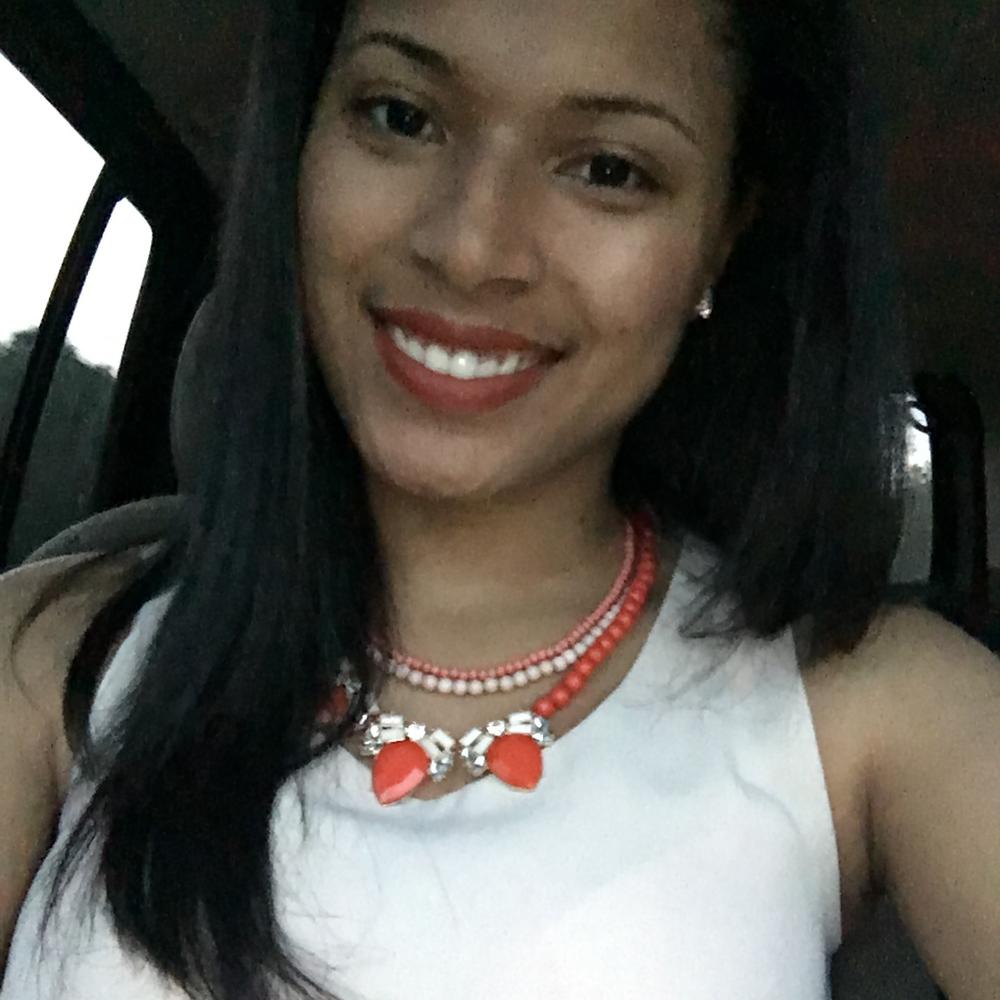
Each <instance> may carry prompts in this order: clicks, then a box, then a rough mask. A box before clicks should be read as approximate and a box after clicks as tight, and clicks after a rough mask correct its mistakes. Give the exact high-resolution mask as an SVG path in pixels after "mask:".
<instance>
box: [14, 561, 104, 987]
mask: <svg viewBox="0 0 1000 1000" xmlns="http://www.w3.org/2000/svg"><path fill="white" fill-rule="evenodd" d="M79 562H81V558H80V557H79V556H72V557H63V558H59V559H52V560H47V561H46V562H43V563H38V564H33V565H29V566H25V567H21V568H17V569H14V570H11V571H10V572H8V573H6V574H3V575H0V969H2V968H3V965H4V961H5V957H6V952H7V948H8V946H9V942H10V936H11V934H12V933H13V928H14V923H15V921H16V918H17V913H18V911H19V909H20V907H21V903H22V902H23V899H24V896H25V894H26V892H27V890H28V887H29V885H30V883H31V880H32V878H33V877H34V874H35V871H36V869H37V867H38V864H39V863H40V862H41V860H42V857H43V856H44V854H45V852H46V850H47V849H48V847H49V843H50V838H51V834H52V831H53V826H54V822H55V819H56V816H57V814H58V811H59V808H60V806H61V801H62V797H63V794H64V789H65V786H66V783H67V777H68V770H69V764H70V753H69V748H68V746H67V741H66V736H65V730H64V727H63V721H62V694H63V687H64V683H65V677H66V671H67V668H68V666H69V663H70V661H71V660H72V656H73V652H74V651H75V648H76V645H77V643H78V642H79V639H80V636H81V635H82V634H83V631H84V630H85V629H86V626H87V623H88V622H89V621H90V620H91V618H92V617H93V615H94V613H96V610H97V608H98V607H99V606H100V604H101V603H103V601H105V600H106V599H107V598H108V597H109V596H110V595H111V593H113V589H114V585H115V582H116V581H117V580H118V579H119V578H120V568H121V567H120V564H119V565H118V566H116V567H111V566H100V567H98V568H97V571H96V572H93V573H88V574H87V579H86V585H84V586H81V587H79V588H74V589H73V590H72V591H70V592H68V593H66V594H64V595H61V596H58V597H56V598H54V599H53V600H52V601H51V603H49V604H47V605H46V606H45V608H44V610H43V611H42V612H41V613H40V614H39V615H38V617H37V618H36V619H35V620H34V621H33V623H32V624H31V625H30V626H29V627H28V628H26V629H25V630H24V631H23V633H22V634H20V635H18V626H19V624H20V623H21V622H22V621H23V620H24V619H25V616H27V615H28V614H29V612H30V611H31V609H32V606H33V605H34V603H35V601H36V599H37V598H38V597H39V595H41V594H42V593H43V592H44V591H45V589H46V588H47V587H48V585H49V584H51V583H53V582H54V581H55V580H56V579H57V578H58V577H59V576H61V575H63V574H65V573H66V571H67V570H69V569H70V568H71V567H73V566H74V565H76V564H77V563H79Z"/></svg>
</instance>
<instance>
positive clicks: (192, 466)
mask: <svg viewBox="0 0 1000 1000" xmlns="http://www.w3.org/2000/svg"><path fill="white" fill-rule="evenodd" d="M212 302H213V297H212V293H211V292H209V293H208V295H206V296H205V298H204V299H203V300H202V303H201V305H200V306H198V309H197V311H196V312H195V314H194V317H193V319H192V320H191V325H190V326H189V327H188V332H187V335H186V336H185V338H184V344H183V346H182V347H181V353H180V357H179V358H178V359H177V371H176V373H175V375H174V388H173V396H172V398H171V401H170V444H171V449H172V451H173V458H174V468H175V469H176V470H177V491H178V493H190V492H192V490H193V487H194V482H195V479H196V477H197V473H198V468H199V466H200V464H201V461H202V458H201V455H202V452H203V451H204V445H203V443H202V441H203V435H202V428H203V426H204V412H205V408H206V403H207V400H208V399H209V397H210V396H211V394H212V391H213V386H212V384H211V381H210V378H209V373H208V372H207V369H206V366H205V364H204V360H205V353H206V352H205V343H206V341H207V339H208V334H209V331H210V329H211V326H212V317H211V309H212Z"/></svg>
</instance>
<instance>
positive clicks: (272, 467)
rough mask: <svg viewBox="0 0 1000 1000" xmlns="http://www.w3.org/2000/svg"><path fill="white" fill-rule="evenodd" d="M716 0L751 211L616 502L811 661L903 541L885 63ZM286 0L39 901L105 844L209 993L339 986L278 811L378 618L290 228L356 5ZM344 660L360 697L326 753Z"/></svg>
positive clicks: (83, 660) (95, 659)
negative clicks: (322, 962) (695, 538)
mask: <svg viewBox="0 0 1000 1000" xmlns="http://www.w3.org/2000/svg"><path fill="white" fill-rule="evenodd" d="M724 6H725V7H726V8H727V17H726V22H727V23H726V43H727V45H728V46H729V48H730V49H731V52H730V54H731V58H732V60H733V66H734V69H736V71H737V73H736V76H737V77H738V78H739V80H740V89H741V101H742V114H741V118H740V122H739V134H738V143H737V153H736V156H735V160H734V163H733V171H732V173H733V196H734V200H735V201H736V202H740V201H745V200H746V199H750V198H751V197H752V198H753V200H754V203H755V205H756V212H755V215H754V220H753V222H752V223H751V225H750V226H749V228H748V229H747V231H746V232H745V234H744V235H743V236H742V238H741V240H740V241H739V243H738V245H737V246H736V248H735V250H734V253H733V255H732V258H731V261H730V264H729V267H728V269H727V271H726V274H725V276H724V277H723V279H722V281H721V282H720V285H719V287H718V289H717V307H716V312H715V314H714V315H713V317H712V318H711V319H710V320H709V321H708V322H705V323H700V324H699V325H698V327H697V329H696V330H692V331H691V332H690V333H689V334H688V335H686V336H685V338H684V340H683V343H682V345H681V347H680V349H679V352H678V354H677V356H676V358H675V360H674V362H673V364H672V366H671V368H670V371H669V374H668V375H667V377H666V379H665V381H664V383H663V385H662V387H661V388H660V390H659V391H658V392H657V393H656V395H655V396H654V397H653V398H652V399H651V400H650V401H649V403H648V404H647V405H646V406H645V407H644V408H643V410H642V411H641V412H640V413H639V414H638V415H637V416H636V417H635V419H634V420H633V421H632V423H631V424H630V426H629V427H628V429H627V431H626V434H625V437H624V440H623V442H622V447H621V450H620V454H619V457H618V461H617V463H616V467H615V476H614V485H615V490H616V497H617V500H618V502H619V503H620V504H621V506H622V508H623V509H631V508H633V507H635V506H637V505H638V504H648V505H650V506H651V507H652V508H653V509H654V511H655V512H656V513H657V514H658V515H659V517H660V519H661V520H662V521H664V522H670V523H673V524H677V525H680V526H681V527H682V528H684V529H686V530H689V531H691V532H693V533H695V534H696V535H700V536H701V537H703V538H705V539H707V540H708V541H710V542H711V543H713V544H714V545H715V546H716V547H717V549H718V552H719V557H720V558H719V562H718V566H717V569H716V571H715V572H714V574H713V575H712V577H711V579H710V580H709V581H707V587H706V591H705V592H706V594H708V595H709V596H710V597H711V598H715V599H720V598H721V597H723V596H724V595H732V596H735V597H736V598H737V601H736V611H735V613H734V615H733V616H732V617H730V618H729V619H728V620H727V621H726V622H725V623H724V624H723V626H721V627H722V629H723V631H724V632H725V633H726V634H729V635H733V636H738V635H741V634H746V633H752V634H755V635H759V636H771V635H775V634H776V633H778V632H779V631H781V630H783V629H785V628H787V627H788V626H790V625H792V624H793V623H797V622H800V621H802V620H809V621H810V622H811V623H812V626H813V628H812V633H813V638H814V652H815V653H816V654H817V655H818V654H819V653H822V652H831V651H834V650H849V649H851V648H852V647H853V646H854V645H856V643H857V642H858V641H859V639H860V637H861V636H862V635H863V633H864V632H865V630H866V629H867V627H868V626H869V625H870V624H871V622H872V620H873V618H874V616H875V614H876V611H877V609H878V607H879V605H880V603H881V602H882V601H883V600H884V597H885V592H886V585H887V580H888V575H889V570H890V566H891V562H892V558H893V555H894V552H895V549H896V546H897V541H898V530H899V508H898V498H899V491H898V482H899V476H900V471H901V469H902V461H903V448H904V431H905V420H906V409H905V407H906V403H905V393H906V391H907V390H908V383H907V378H906V373H905V365H904V363H903V355H902V353H901V345H900V339H899V336H898V333H899V331H898V324H897V319H896V313H895V310H894V308H893V305H892V303H893V295H892V292H893V285H894V282H893V272H892V268H891V266H890V256H889V254H888V250H887V245H886V232H887V228H888V227H887V222H886V216H885V211H884V202H883V198H882V195H881V192H880V180H881V174H882V169H883V167H882V161H881V160H880V158H879V156H878V144H877V142H876V141H875V140H876V139H877V135H878V130H877V129H875V128H874V127H873V126H874V122H873V120H872V118H871V115H870V114H869V111H868V107H869V102H868V101H867V99H866V98H867V95H868V92H869V90H870V87H869V81H867V80H866V79H865V78H864V77H863V75H862V74H861V70H860V67H859V64H858V61H857V60H856V59H855V58H854V56H855V55H856V54H857V49H856V47H855V44H854V41H855V40H854V39H852V36H851V30H850V26H849V24H848V23H847V21H846V12H845V10H844V8H845V6H846V4H844V3H842V2H818V0H798V2H796V3H795V4H792V5H783V6H782V7H781V9H780V10H779V9H778V8H771V7H767V6H766V5H765V6H763V7H762V6H761V5H759V4H750V3H748V2H744V0H731V2H730V3H727V4H725V5H724ZM270 7H271V8H273V9H271V10H270V11H269V12H268V11H265V14H268V13H269V16H265V17H264V19H263V22H262V23H263V28H262V29H261V32H260V35H259V38H258V42H257V45H256V49H255V57H254V69H253V73H252V84H251V88H250V97H249V101H248V106H247V112H246V118H245V124H244V129H243V133H242V142H241V147H240V151H239V156H238V165H237V168H236V171H235V178H234V183H233V187H232V190H231V196H230V199H229V203H228V208H227V214H226V217H225V222H224V227H223V232H222V238H221V243H220V245H221V253H220V259H219V265H218V277H217V283H216V288H215V293H214V294H215V301H214V303H213V315H214V327H213V330H212V336H211V339H210V342H209V343H208V344H207V345H206V356H205V359H204V365H205V366H206V370H207V371H209V372H211V374H212V386H213V393H212V398H211V401H210V405H209V411H210V412H208V413H207V414H206V419H205V420H204V426H203V428H202V430H201V434H202V441H201V444H202V446H203V451H202V453H201V461H200V464H199V469H198V481H197V483H196V484H195V485H194V487H193V490H192V495H191V497H190V519H189V520H188V521H187V522H186V523H185V524H184V525H183V526H182V527H181V528H180V529H179V530H178V531H177V533H176V534H175V535H174V536H172V537H171V538H169V539H167V540H166V543H165V545H164V547H163V549H162V552H161V553H160V554H159V555H158V556H157V557H155V558H153V559H152V560H150V561H148V562H140V563H139V564H138V567H137V569H136V570H135V571H133V573H132V580H131V582H130V583H128V584H127V585H126V586H125V587H124V588H123V589H122V590H121V591H120V593H119V594H118V596H117V597H116V598H115V599H114V600H113V601H111V602H110V603H109V604H107V605H106V606H105V607H104V608H103V610H102V611H101V612H100V613H99V614H98V616H97V617H96V618H95V620H94V623H93V624H92V626H91V627H90V629H89V630H88V632H87V634H86V635H85V636H84V639H83V641H82V643H81V645H80V647H79V650H78V652H77V654H76V656H75V658H74V661H73V663H72V665H71V668H70V674H69V680H68V684H67V689H66V700H65V716H66V722H67V731H68V733H69V735H70V738H71V743H72V745H73V747H74V752H75V753H76V754H77V755H78V758H79V759H80V760H81V761H82V762H83V764H84V773H85V775H86V776H88V777H89V778H90V779H91V780H92V781H93V783H94V786H95V791H94V794H93V797H92V799H91V800H90V802H89V805H88V806H87V807H86V809H85V811H84V812H83V814H82V816H81V818H80V820H79V821H78V822H77V824H76V825H75V826H74V828H73V830H72V833H71V835H70V837H69V839H68V841H67V843H66V845H65V849H64V850H63V851H62V852H61V854H60V856H59V859H58V864H57V867H56V869H55V872H56V878H55V880H54V883H53V887H52V891H51V894H50V897H49V906H48V908H47V911H46V924H47V925H48V924H49V922H50V918H51V916H52V915H53V914H54V912H55V907H56V905H57V903H58V900H59V897H60V895H61V893H62V892H63V891H64V890H65V888H66V886H67V884H68V880H69V879H70V878H71V876H72V875H73V873H74V871H75V870H77V868H78V867H79V866H80V864H81V862H82V860H83V859H84V857H85V856H86V855H88V854H89V853H90V852H91V851H93V852H95V856H96V876H95V878H94V880H93V886H94V891H95V892H97V891H98V890H100V891H102V892H103V893H104V895H105V896H106V900H107V903H108V905H109V908H110V913H111V915H112V920H113V925H114V927H115V930H116V932H117V934H118V935H119V938H120V940H121V941H122V942H123V944H124V946H125V947H127V948H129V949H130V950H132V951H133V952H135V953H136V954H137V955H138V956H140V957H141V958H142V959H143V960H145V961H148V962H150V963H152V965H153V966H155V967H156V968H157V969H158V970H160V971H161V972H162V973H164V974H165V975H166V976H168V977H169V978H170V979H171V980H173V981H174V982H175V983H177V984H178V985H179V986H180V987H181V988H182V989H184V990H187V991H188V992H189V993H190V994H192V995H194V996H199V997H211V998H213V1000H265V998H268V997H271V996H273V995H274V991H280V990H286V989H290V990H291V991H292V992H293V993H294V992H298V993H300V994H302V995H306V996H329V994H328V993H325V992H324V991H323V989H322V988H321V986H320V984H318V983H317V982H315V981H314V980H313V979H312V978H310V977H309V976H308V975H307V974H306V973H305V972H304V971H302V969H301V968H300V967H299V965H298V964H297V963H296V960H295V958H294V956H293V954H292V951H291V947H290V943H289V942H288V941H286V940H285V938H284V937H283V935H282V931H281V927H280V923H279V920H278V918H277V915H276V913H275V906H274V896H273V885H272V878H273V875H272V870H271V860H270V848H271V842H270V820H271V813H272V808H273V803H274V799H275V796H276V794H277V791H278V789H279V788H280V787H281V786H282V784H283V783H284V782H286V781H287V780H288V779H289V778H291V777H293V776H294V775H296V772H298V771H300V770H301V768H302V767H303V765H304V764H306V763H307V762H308V761H309V760H311V759H313V758H315V757H316V756H318V755H319V754H322V753H326V752H328V751H329V750H330V749H331V748H332V747H335V746H336V745H338V744H339V742H340V741H341V740H342V739H343V737H344V736H345V734H346V732H347V731H348V729H349V727H350V726H351V724H352V723H353V722H354V721H355V720H356V719H357V718H358V716H359V715H360V713H361V706H362V701H363V699H364V697H365V696H366V695H367V693H368V692H369V691H370V690H372V689H373V688H374V686H375V684H376V681H375V672H374V671H373V670H372V669H371V667H370V665H369V664H368V662H367V658H366V655H365V637H366V635H367V633H368V626H369V620H370V616H371V614H372V613H373V610H372V609H373V608H376V607H377V606H378V597H379V595H380V594H381V592H382V579H383V574H382V570H381V566H380V563H379V558H378V550H377V547H376V543H375V531H374V526H373V524H372V520H371V515H370V512H369V510H368V507H367V502H366V499H365V493H364V487H363V470H362V466H361V462H360V458H359V456H358V454H357V452H356V449H355V448H354V447H353V444H352V442H351V440H350V438H349V436H348V434H347V433H346V430H345V428H344V425H343V423H342V422H341V420H340V417H339V415H338V413H337V411H336V408H335V405H334V402H333V401H332V400H331V399H330V397H329V393H328V391H327V389H326V388H325V385H324V383H323V380H322V378H321V376H320V375H319V373H318V369H317V365H316V362H315V359H314V358H313V357H312V354H311V351H310V348H309V346H308V339H307V337H306V335H305V331H304V329H303V316H302V308H301V303H300V289H299V274H298V262H297V251H296V247H297V228H296V195H297V181H298V176H297V175H298V163H299V157H300V154H301V151H302V148H303V144H304V141H305V138H306V135H307V133H308V129H309V125H310V116H311V112H312V108H313V105H314V103H315V101H316V97H317V94H318V90H319V87H320V86H321V82H322V78H323V75H324V72H325V70H326V68H327V65H328V62H329V59H330V57H331V53H332V50H333V46H334V44H335V41H336V37H337V34H338V32H339V31H340V29H341V26H342V23H343V18H344V15H345V5H344V4H343V3H335V2H328V0H324V2H322V3H320V2H319V0H315V2H310V0H296V2H286V3H282V4H280V5H279V4H277V3H272V4H271V5H270ZM279 8H280V9H279ZM664 266H665V267H666V266H668V262H664ZM167 586H170V587H172V590H173V593H172V596H171V598H170V601H169V604H168V606H167V608H166V611H165V614H164V617H163V619H162V623H161V625H160V627H159V629H158V631H157V633H156V636H155V639H154V641H153V642H152V645H151V648H150V649H149V650H148V652H147V653H146V655H145V658H144V660H143V663H142V665H141V669H140V672H139V675H138V677H137V678H136V681H135V683H134V684H133V685H132V687H131V688H130V689H129V691H128V694H127V696H126V697H125V699H124V701H123V702H122V704H121V706H120V710H119V711H118V713H117V714H116V715H115V716H114V718H113V719H112V720H111V722H110V724H109V725H108V726H107V729H106V731H105V732H104V733H103V734H100V735H99V736H98V737H97V738H96V739H94V738H92V736H91V734H90V733H89V731H88V726H87V719H88V715H89V712H90V708H91V704H92V701H93V696H94V692H95V686H96V681H97V678H98V676H99V672H100V669H101V666H102V665H103V663H104V662H105V661H106V659H107V656H108V652H109V645H110V642H111V640H112V638H113V637H114V636H115V635H116V634H118V633H119V632H121V631H122V629H123V628H125V627H126V626H127V624H128V622H129V621H130V619H131V617H132V615H133V614H134V613H135V611H136V610H137V609H138V608H139V607H140V606H141V605H142V604H143V603H144V602H145V601H146V600H148V599H149V598H150V597H151V596H152V595H154V594H156V593H158V592H159V591H161V590H162V589H163V588H165V587H167ZM700 620H701V621H702V624H704V618H703V617H702V618H701V619H700ZM689 624H690V625H691V632H692V634H704V632H707V631H709V630H708V629H707V628H702V631H701V632H700V633H699V632H698V629H699V625H698V622H697V621H694V620H693V621H692V622H691V623H689ZM345 657H346V658H347V659H348V660H349V661H350V662H351V663H352V664H354V665H355V669H356V671H357V673H358V678H359V680H360V681H361V693H360V694H359V695H358V696H357V697H356V699H355V702H354V704H353V705H352V708H351V713H350V718H349V719H348V720H346V721H345V722H343V723H342V724H340V725H335V726H332V727H330V728H329V729H328V730H325V731H324V733H323V736H324V738H323V741H322V743H320V744H319V745H318V746H317V745H314V744H313V743H312V740H311V737H312V736H313V734H314V732H315V726H314V720H315V718H316V715H317V713H318V711H319V709H320V708H321V706H322V704H323V703H324V701H325V699H326V698H327V697H328V695H329V692H330V689H331V687H332V685H333V683H334V674H335V671H336V669H337V666H338V664H339V663H340V662H341V660H342V659H343V658H345ZM344 905H345V907H346V906H350V900H348V899H345V900H344Z"/></svg>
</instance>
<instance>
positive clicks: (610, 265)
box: [575, 226, 702, 364]
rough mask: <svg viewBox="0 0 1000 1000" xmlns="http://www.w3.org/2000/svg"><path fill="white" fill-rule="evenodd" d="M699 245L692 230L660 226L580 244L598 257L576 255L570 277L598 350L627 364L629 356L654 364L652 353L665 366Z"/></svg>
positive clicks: (693, 279)
mask: <svg viewBox="0 0 1000 1000" xmlns="http://www.w3.org/2000/svg"><path fill="white" fill-rule="evenodd" d="M701 242H702V241H701V238H700V230H699V229H698V228H697V227H691V228H689V227H686V226H676V227H669V226H665V227H663V228H661V229H659V230H658V231H650V232H648V233H646V234H638V235H636V234H633V235H632V236H630V237H629V238H618V239H617V240H615V239H611V238H605V239H604V240H602V241H601V242H597V243H593V242H592V243H590V244H587V243H583V244H580V245H583V246H588V245H589V246H600V247H601V251H600V253H592V254H590V255H589V256H583V255H581V257H580V258H579V260H578V261H577V263H576V265H575V273H576V274H577V276H578V281H579V285H578V287H579V288H580V289H585V290H586V300H587V302H588V311H589V312H590V314H591V316H592V321H593V324H594V327H595V328H596V329H598V330H601V331H603V332H604V336H603V337H602V347H604V348H606V349H607V350H609V351H616V352H618V353H620V354H623V355H626V356H628V357H629V359H630V362H631V363H635V354H644V355H646V361H647V363H649V364H655V360H654V358H652V357H650V356H649V353H648V352H650V351H654V352H655V353H656V355H657V360H663V361H664V363H665V361H666V359H668V358H669V356H670V355H671V354H672V351H673V346H674V345H675V344H676V343H677V342H678V341H679V339H680V336H681V334H682V332H683V330H684V328H685V326H686V325H687V323H688V321H689V319H690V316H689V310H690V308H691V306H690V303H691V301H692V298H697V294H698V293H697V292H696V289H695V286H696V285H697V282H698V275H699V274H700V273H701V257H702V246H701ZM623 349H624V350H623ZM624 360H625V358H624V357H623V361H624Z"/></svg>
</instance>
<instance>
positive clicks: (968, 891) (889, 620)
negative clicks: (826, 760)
mask: <svg viewBox="0 0 1000 1000" xmlns="http://www.w3.org/2000/svg"><path fill="white" fill-rule="evenodd" d="M861 655H862V656H863V657H865V658H866V659H867V660H868V661H869V665H870V666H871V668H872V671H873V674H872V675H873V677H874V678H875V679H876V683H875V684H874V685H873V688H872V690H873V692H874V697H873V699H872V701H871V703H870V710H871V712H872V715H871V718H870V723H871V730H870V731H871V733H872V741H873V745H872V763H873V769H872V788H871V790H870V801H871V818H872V837H873V844H872V847H873V857H874V860H875V866H876V877H877V878H878V879H879V880H880V881H881V883H882V885H883V887H884V888H885V889H886V890H887V891H888V892H889V894H890V896H891V897H892V898H893V901H894V902H895V904H896V907H897V909H898V910H899V913H900V916H901V917H902V919H903V922H904V923H905V924H906V926H907V928H908V930H909V932H910V934H911V936H912V938H913V940H914V943H915V944H916V946H917V949H918V950H919V951H920V953H921V956H922V957H923V959H924V961H925V963H926V965H927V967H928V969H929V970H930V972H931V974H932V976H934V978H935V980H936V981H937V982H938V984H939V985H940V986H941V988H942V989H943V990H944V991H945V993H946V994H947V995H948V997H949V1000H997V998H1000V660H997V659H996V658H995V657H994V656H993V655H992V654H991V653H990V652H989V651H988V650H987V649H985V648H984V647H983V646H981V645H979V644H978V643H976V642H975V641H973V640H972V639H970V638H969V637H968V636H966V635H965V633H963V632H961V631H960V630H959V629H957V628H954V627H953V626H951V625H949V624H948V623H947V622H945V621H944V620H943V619H941V618H939V617H937V616H936V615H932V614H930V613H928V612H924V611H919V610H916V609H898V610H895V611H891V612H889V613H888V614H887V615H886V616H885V619H884V620H883V622H882V623H881V626H880V627H879V628H878V629H877V630H876V631H875V632H874V633H873V637H872V638H871V639H870V640H868V641H866V643H865V644H864V648H863V650H862V652H861Z"/></svg>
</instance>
